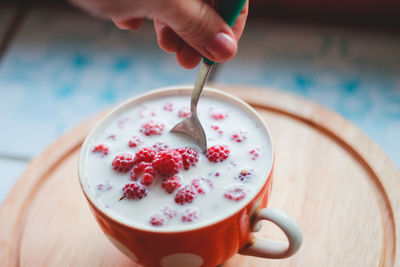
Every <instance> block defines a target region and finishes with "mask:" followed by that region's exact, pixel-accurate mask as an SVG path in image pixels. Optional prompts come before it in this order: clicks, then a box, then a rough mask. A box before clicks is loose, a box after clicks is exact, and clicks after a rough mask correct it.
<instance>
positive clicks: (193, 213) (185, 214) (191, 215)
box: [181, 207, 200, 222]
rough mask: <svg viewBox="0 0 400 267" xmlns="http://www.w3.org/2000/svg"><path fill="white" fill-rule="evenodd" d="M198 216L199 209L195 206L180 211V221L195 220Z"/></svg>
mask: <svg viewBox="0 0 400 267" xmlns="http://www.w3.org/2000/svg"><path fill="white" fill-rule="evenodd" d="M199 216H200V210H199V209H198V208H196V207H191V208H187V209H184V210H183V211H182V212H181V220H182V222H193V221H195V220H197V219H198V218H199Z"/></svg>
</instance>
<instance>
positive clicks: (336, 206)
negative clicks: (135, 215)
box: [0, 85, 400, 266]
mask: <svg viewBox="0 0 400 267" xmlns="http://www.w3.org/2000/svg"><path fill="white" fill-rule="evenodd" d="M217 88H221V89H223V90H226V91H228V92H231V93H233V94H235V95H237V96H239V97H241V98H242V99H244V100H245V101H247V102H248V103H249V104H251V105H252V106H253V107H255V108H256V109H257V110H258V112H259V113H260V114H261V116H262V117H263V118H264V119H265V121H266V122H267V124H268V125H269V128H270V130H271V132H272V136H273V139H274V141H275V146H276V152H277V154H276V168H275V178H274V185H273V193H272V199H271V202H270V204H269V205H270V207H273V208H277V209H281V210H283V211H285V212H287V213H288V214H289V215H291V216H292V217H294V218H295V219H296V220H297V221H298V223H299V224H300V226H301V228H302V229H303V234H304V241H303V242H304V243H303V246H302V247H301V249H300V250H299V252H298V253H297V254H295V255H294V256H292V257H291V258H289V259H282V260H268V259H261V258H255V257H245V256H241V255H236V256H234V257H233V258H232V259H230V260H229V261H228V262H227V263H226V264H225V265H224V266H399V265H400V259H399V254H400V248H399V247H400V242H399V228H400V194H399V191H400V174H399V172H398V171H397V170H396V168H395V167H394V165H393V164H392V162H391V161H390V159H389V158H388V157H387V156H386V155H385V153H383V151H382V150H381V149H380V148H379V147H378V146H377V145H376V144H375V143H374V142H373V141H372V140H371V139H370V138H368V137H367V136H366V135H365V134H364V133H363V132H362V131H361V130H359V129H358V128H357V127H355V126H354V125H353V124H351V123H350V122H348V121H346V120H345V119H343V118H342V117H340V116H338V115H337V114H335V113H333V112H331V111H328V110H326V109H324V108H322V107H320V106H317V105H315V104H314V103H311V102H308V101H306V100H303V99H301V98H298V97H295V96H292V95H289V94H285V93H282V92H278V91H274V90H269V89H265V88H264V89H263V90H258V89H255V88H247V87H244V86H242V87H239V86H236V87H234V86H223V85H219V86H217ZM101 116H102V114H101V115H99V116H98V117H97V118H94V119H92V120H90V121H88V122H86V123H84V124H82V125H80V126H78V127H77V128H76V129H74V130H73V131H71V132H70V133H68V134H67V135H65V136H64V137H62V138H61V139H59V140H58V141H57V142H56V143H54V144H53V145H52V146H50V147H49V148H48V149H47V150H46V151H44V152H43V153H42V154H41V155H40V156H39V157H37V158H35V159H34V160H33V161H32V162H31V163H30V165H29V167H28V168H27V169H26V171H25V172H24V173H23V175H22V176H21V178H20V179H19V181H18V182H17V184H16V185H15V187H14V188H13V190H12V191H11V193H10V194H9V196H8V197H7V199H6V201H5V202H4V204H3V206H2V207H1V209H0V229H1V231H0V263H1V266H135V265H134V264H132V263H131V262H130V261H129V260H128V259H127V258H126V257H125V256H124V255H123V254H122V253H120V252H119V251H118V250H117V249H116V248H114V247H113V245H112V244H111V243H110V242H109V241H108V240H107V239H106V237H105V236H104V235H103V234H102V232H101V230H100V228H99V227H98V226H97V224H96V222H95V220H94V218H93V216H92V214H91V213H90V210H89V207H88V205H87V203H86V200H85V198H84V196H83V193H82V192H81V189H80V187H79V182H78V177H77V158H78V153H79V149H80V145H81V143H82V142H83V140H84V138H85V136H86V135H87V133H88V131H89V130H90V129H91V127H93V125H94V123H95V122H96V121H97V120H98V119H99V118H100V117H101ZM256 235H261V236H265V237H268V238H273V239H278V240H284V237H283V235H282V234H281V233H280V232H279V231H278V230H277V229H276V227H275V226H273V225H272V224H270V223H268V222H265V223H263V228H262V230H261V231H260V232H258V233H256Z"/></svg>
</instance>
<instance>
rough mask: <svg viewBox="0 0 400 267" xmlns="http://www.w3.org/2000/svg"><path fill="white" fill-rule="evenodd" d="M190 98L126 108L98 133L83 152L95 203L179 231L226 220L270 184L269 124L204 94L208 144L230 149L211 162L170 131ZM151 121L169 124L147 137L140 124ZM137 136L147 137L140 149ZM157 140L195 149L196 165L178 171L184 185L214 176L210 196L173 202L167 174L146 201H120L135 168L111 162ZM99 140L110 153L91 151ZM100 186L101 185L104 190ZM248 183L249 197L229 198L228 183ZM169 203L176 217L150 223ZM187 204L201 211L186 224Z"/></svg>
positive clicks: (136, 222) (132, 220) (144, 224)
mask: <svg viewBox="0 0 400 267" xmlns="http://www.w3.org/2000/svg"><path fill="white" fill-rule="evenodd" d="M189 102H190V98H189V96H185V95H183V96H168V97H162V98H156V99H152V100H151V101H150V102H145V103H140V104H138V105H137V106H134V107H133V108H131V109H129V110H124V111H122V112H121V113H120V114H119V115H117V117H115V119H112V118H110V119H109V120H106V121H105V122H104V124H103V127H102V128H101V129H102V131H101V132H99V131H97V132H96V133H95V134H93V138H92V139H91V140H90V142H89V143H88V149H87V152H86V155H83V157H85V160H84V161H82V162H83V164H84V165H85V166H84V167H83V169H84V170H85V173H84V174H83V175H84V178H83V179H82V183H83V186H84V187H85V188H86V192H87V194H89V195H90V196H91V199H93V200H94V201H95V202H96V205H98V206H99V207H100V208H101V209H103V210H105V211H106V212H107V213H109V214H111V215H112V216H113V217H115V218H117V219H118V220H121V221H123V222H125V223H126V224H129V225H132V226H134V227H139V228H142V229H147V230H155V231H160V230H161V231H173V230H175V231H176V230H185V229H191V228H195V227H199V226H202V225H205V224H207V223H209V222H211V221H213V220H216V219H222V218H224V217H226V216H228V215H230V214H232V213H234V212H235V211H236V210H238V209H239V208H242V207H243V206H244V205H245V204H246V202H248V201H249V200H250V199H251V198H253V197H254V196H255V194H256V193H257V192H258V191H259V189H260V188H261V187H262V186H263V184H264V183H265V180H266V178H267V175H268V171H269V169H270V167H271V162H272V155H271V151H272V149H271V144H270V140H269V138H268V137H267V132H266V130H265V128H264V127H263V126H262V125H260V123H259V122H258V121H257V119H255V118H254V117H253V116H252V115H250V114H249V113H248V112H247V111H246V110H245V109H243V108H240V107H239V108H238V107H237V106H235V105H234V104H232V103H231V102H227V101H223V100H221V99H218V98H214V97H210V96H202V98H201V99H200V103H199V105H198V115H199V118H200V121H201V123H202V125H203V128H204V130H205V132H206V136H207V139H208V140H207V141H208V147H211V146H213V145H216V144H222V145H227V146H228V147H229V149H230V154H229V157H228V159H227V160H225V161H223V162H220V163H211V162H209V160H208V159H207V158H206V157H205V155H204V154H203V153H201V152H200V150H199V149H198V148H196V147H195V146H194V145H193V144H192V143H190V142H188V141H187V140H185V139H183V138H182V137H181V136H179V135H176V134H172V133H170V132H169V130H170V129H171V128H172V127H173V126H174V125H175V124H176V123H178V122H179V121H181V120H182V118H180V117H178V111H179V110H180V109H181V108H182V107H188V106H189ZM166 103H172V108H173V110H172V111H167V110H164V106H165V104H166ZM215 112H219V113H221V112H222V113H226V114H228V115H227V117H225V118H224V119H219V120H216V119H214V118H213V117H212V114H214V113H215ZM149 120H156V121H159V122H162V123H164V124H165V129H164V131H163V133H162V135H153V136H145V135H144V134H142V133H141V132H140V128H141V125H142V124H143V123H144V122H146V121H149ZM215 126H218V129H215V128H216V127H215ZM221 131H222V132H221ZM235 131H245V132H247V139H246V140H244V141H242V142H240V143H238V142H236V141H234V140H232V139H231V135H232V133H233V132H235ZM110 136H111V137H110ZM132 136H139V137H140V138H141V140H142V143H141V144H140V145H139V146H138V147H136V148H131V147H129V146H128V141H129V139H130V138H131V137H132ZM156 142H164V143H167V144H168V145H169V148H177V147H183V146H190V147H194V148H196V149H197V150H198V151H199V154H200V158H199V161H198V163H197V165H196V166H195V167H191V168H190V169H189V170H188V171H186V170H183V168H182V170H181V171H180V172H179V173H178V175H179V176H180V177H181V178H182V181H183V185H182V187H183V186H184V185H187V184H190V183H191V181H192V180H193V179H195V178H200V177H204V178H207V179H209V180H211V182H212V183H213V188H212V189H211V190H210V191H209V192H208V194H206V195H197V197H196V198H195V200H194V201H193V202H192V203H190V204H185V205H178V204H176V203H175V201H174V196H175V193H176V192H177V190H176V191H175V192H173V193H172V194H168V193H166V192H165V191H164V190H163V189H162V188H161V186H160V184H161V182H162V178H161V177H156V178H155V180H154V182H153V184H152V185H151V186H148V187H147V189H148V195H147V196H146V197H144V198H143V199H140V200H134V199H123V200H120V198H121V196H122V188H123V187H124V185H125V184H127V183H130V182H132V180H131V178H130V172H127V173H119V172H116V171H114V170H113V169H112V167H111V163H112V161H113V159H114V157H115V156H116V155H117V154H119V153H121V152H127V153H130V154H132V155H133V156H134V154H135V152H136V151H138V150H139V149H140V148H141V147H151V146H152V145H153V144H154V143H156ZM98 144H104V145H106V146H108V147H109V153H108V155H106V156H103V157H101V156H100V155H99V154H98V153H93V152H92V150H93V148H94V147H95V146H96V145H98ZM251 150H256V153H257V154H258V157H255V156H254V153H253V154H251V153H250V151H251ZM242 170H252V172H253V173H254V175H253V176H252V177H251V178H250V179H248V180H247V181H241V180H240V179H238V176H239V174H240V172H241V171H242ZM100 184H102V186H100V187H101V188H100V189H99V185H100ZM243 184H244V186H245V187H246V188H247V190H248V193H247V195H246V197H245V198H244V199H241V200H239V201H233V200H229V199H227V198H226V197H224V192H225V191H226V190H227V188H228V187H231V186H233V185H243ZM166 206H168V207H169V209H173V210H176V212H177V216H175V217H173V218H172V219H168V218H166V220H165V223H164V224H163V225H162V226H153V225H151V224H150V218H151V216H152V215H154V214H155V213H157V212H161V210H163V209H164V208H165V207H166ZM188 208H189V209H190V210H195V211H197V213H198V218H197V219H195V220H193V221H192V222H187V221H186V222H183V221H182V215H183V214H184V213H185V212H186V213H187V209H188ZM161 213H162V212H161Z"/></svg>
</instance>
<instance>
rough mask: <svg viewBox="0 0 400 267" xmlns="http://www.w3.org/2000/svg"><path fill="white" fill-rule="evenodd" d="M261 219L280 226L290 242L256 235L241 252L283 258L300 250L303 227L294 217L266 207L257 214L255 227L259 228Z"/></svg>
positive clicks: (256, 255) (249, 254) (263, 256)
mask: <svg viewBox="0 0 400 267" xmlns="http://www.w3.org/2000/svg"><path fill="white" fill-rule="evenodd" d="M261 220H267V221H270V222H272V223H274V224H275V225H276V226H278V227H279V228H280V229H281V230H282V231H283V233H284V234H285V235H286V237H287V239H288V242H280V241H275V240H269V239H266V238H263V237H254V239H253V240H252V241H251V242H250V243H249V244H248V245H247V246H245V247H244V248H243V249H241V250H240V251H239V254H242V255H247V256H255V257H262V258H269V259H281V258H287V257H290V256H291V255H293V254H294V253H296V252H297V250H299V248H300V245H301V242H302V239H303V238H302V234H301V229H300V227H299V225H298V224H297V223H296V221H295V220H294V219H292V218H291V217H289V216H288V215H287V214H286V213H284V212H282V211H279V210H276V209H271V208H265V209H262V210H260V211H259V212H258V214H257V215H256V219H255V224H254V225H255V226H256V227H255V228H257V225H258V222H259V221H261ZM256 231H257V230H256Z"/></svg>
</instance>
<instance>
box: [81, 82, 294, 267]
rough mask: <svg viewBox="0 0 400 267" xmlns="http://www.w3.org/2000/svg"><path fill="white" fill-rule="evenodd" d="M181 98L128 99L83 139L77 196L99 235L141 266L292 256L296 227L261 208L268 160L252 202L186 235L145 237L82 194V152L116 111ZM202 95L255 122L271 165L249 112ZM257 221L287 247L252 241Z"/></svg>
mask: <svg viewBox="0 0 400 267" xmlns="http://www.w3.org/2000/svg"><path fill="white" fill-rule="evenodd" d="M182 94H185V95H188V96H190V94H191V90H190V89H188V88H182V87H180V88H176V87H175V88H162V89H160V90H156V91H152V92H150V93H147V94H144V95H141V96H138V97H134V98H132V99H130V100H128V101H126V102H124V103H122V104H121V105H119V106H117V107H116V108H115V109H113V110H112V111H111V112H110V113H109V114H108V115H106V116H105V118H104V119H103V120H102V121H100V123H99V124H98V125H97V126H96V127H95V128H94V129H93V130H92V131H91V132H90V134H89V135H88V136H87V137H86V139H85V142H84V143H83V145H82V149H81V154H80V155H81V156H80V159H79V178H80V183H81V187H82V189H83V193H84V194H85V196H86V199H87V200H88V202H89V206H90V208H91V210H92V212H93V214H94V216H95V218H96V220H97V222H98V223H99V225H100V227H101V229H102V230H103V232H104V233H105V235H106V236H107V237H108V238H109V240H110V241H111V242H112V243H113V244H114V245H115V246H116V247H117V248H118V249H119V250H120V251H122V252H123V253H124V254H125V255H127V256H128V257H129V258H131V259H132V260H133V261H135V262H137V263H139V264H142V265H144V266H162V267H179V266H185V267H190V266H196V267H197V266H217V265H219V264H222V263H224V262H226V261H227V260H228V259H229V258H231V257H232V256H234V255H235V254H236V253H240V254H242V255H250V256H256V257H262V258H273V259H280V258H286V257H289V256H291V255H293V254H294V253H295V252H296V251H297V250H298V249H299V247H300V245H301V242H302V234H301V230H300V228H299V226H298V225H297V223H296V222H295V221H294V220H293V219H292V218H290V217H289V216H288V215H286V214H285V213H283V212H282V211H278V210H275V209H271V208H266V206H267V204H268V199H269V197H270V195H271V186H272V172H273V168H274V160H272V162H271V164H270V166H265V176H264V177H265V183H264V185H263V186H262V188H260V189H259V191H258V193H257V194H256V195H255V197H253V198H252V199H250V200H248V201H247V202H243V203H240V205H238V209H237V210H236V211H235V212H234V213H232V214H227V216H226V217H225V218H223V219H220V220H218V221H211V222H210V223H208V224H205V225H204V224H203V225H201V227H198V228H195V229H190V230H182V231H173V232H172V231H162V230H159V229H154V230H151V231H149V230H144V229H140V228H137V227H133V226H132V225H129V224H128V223H126V222H121V221H120V220H118V219H117V218H115V217H114V216H113V214H112V213H111V212H110V211H108V210H106V209H102V208H101V207H100V206H99V205H98V204H97V203H96V200H95V199H94V198H93V197H92V196H91V195H90V194H89V193H88V192H87V188H86V187H85V181H83V179H85V178H84V173H85V172H84V168H85V156H86V154H87V150H88V149H90V148H89V147H88V144H90V140H91V138H92V136H94V135H95V134H96V132H98V131H100V130H101V128H102V124H104V123H105V122H106V121H109V120H112V119H113V118H115V117H116V116H117V115H118V114H120V113H121V111H124V110H126V109H129V108H130V107H132V106H135V105H137V104H139V103H141V102H143V101H147V100H150V99H152V98H154V97H162V96H171V95H182ZM203 94H204V95H210V96H213V97H218V98H222V99H224V100H226V101H229V102H231V103H233V104H235V105H236V106H237V107H238V108H241V109H242V110H244V111H245V112H247V113H249V114H250V115H251V116H252V117H253V118H254V119H255V120H257V121H258V122H259V124H260V125H262V127H264V128H265V132H266V133H267V134H266V136H265V138H267V140H268V141H269V142H270V144H271V146H270V147H271V151H269V153H271V155H272V159H273V158H274V156H273V155H274V151H273V147H274V146H273V143H272V138H271V135H270V134H269V130H268V127H267V126H266V125H265V123H264V121H263V120H262V118H261V117H260V115H258V113H257V112H256V111H255V110H254V109H253V108H252V107H250V106H249V105H247V104H246V103H245V102H243V101H242V100H240V99H238V98H237V97H235V96H232V95H230V94H227V93H224V92H221V91H218V90H215V89H211V88H207V89H205V90H204V91H203ZM262 220H267V221H270V222H272V223H274V224H275V225H276V226H278V227H279V228H280V229H281V230H282V231H283V233H284V234H285V235H286V237H287V242H278V241H273V240H268V239H266V238H263V237H258V236H257V235H255V234H254V232H255V231H257V230H259V228H260V224H259V223H258V222H260V221H262Z"/></svg>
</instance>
